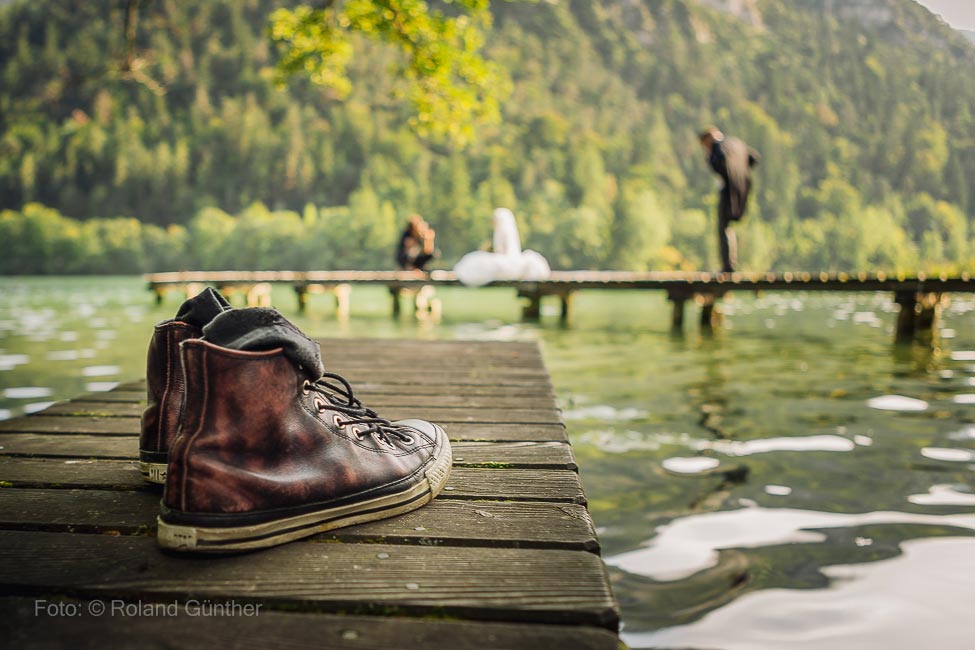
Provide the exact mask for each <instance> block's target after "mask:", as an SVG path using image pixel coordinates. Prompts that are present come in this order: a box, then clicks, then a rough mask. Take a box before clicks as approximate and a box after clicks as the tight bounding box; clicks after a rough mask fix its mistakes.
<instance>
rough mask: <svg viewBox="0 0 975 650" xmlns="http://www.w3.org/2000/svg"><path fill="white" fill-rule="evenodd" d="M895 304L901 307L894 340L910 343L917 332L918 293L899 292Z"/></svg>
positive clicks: (895, 294) (896, 294)
mask: <svg viewBox="0 0 975 650" xmlns="http://www.w3.org/2000/svg"><path fill="white" fill-rule="evenodd" d="M894 302H896V303H897V304H898V305H900V307H901V310H900V312H899V313H898V314H897V327H896V329H895V332H894V340H895V341H897V342H898V343H906V342H910V341H912V340H914V334H915V333H916V332H917V291H915V290H913V289H908V290H903V291H897V292H895V293H894Z"/></svg>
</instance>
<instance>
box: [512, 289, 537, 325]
mask: <svg viewBox="0 0 975 650" xmlns="http://www.w3.org/2000/svg"><path fill="white" fill-rule="evenodd" d="M518 297H519V298H528V304H526V305H525V306H524V308H523V309H522V310H521V318H522V320H527V321H538V320H541V318H542V292H541V291H539V290H538V287H537V286H534V285H533V286H531V287H526V288H524V289H519V290H518Z"/></svg>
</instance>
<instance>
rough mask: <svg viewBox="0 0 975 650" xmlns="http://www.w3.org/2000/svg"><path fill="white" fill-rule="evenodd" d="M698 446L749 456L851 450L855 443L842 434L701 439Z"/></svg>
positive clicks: (734, 454)
mask: <svg viewBox="0 0 975 650" xmlns="http://www.w3.org/2000/svg"><path fill="white" fill-rule="evenodd" d="M699 448H706V449H713V450H714V451H717V452H719V453H722V454H727V455H729V456H750V455H751V454H765V453H769V452H773V451H852V450H853V449H855V448H856V444H855V443H854V442H853V441H852V440H850V439H849V438H844V437H842V436H831V435H822V436H795V437H783V438H761V439H759V440H718V441H710V440H706V441H702V442H701V443H699Z"/></svg>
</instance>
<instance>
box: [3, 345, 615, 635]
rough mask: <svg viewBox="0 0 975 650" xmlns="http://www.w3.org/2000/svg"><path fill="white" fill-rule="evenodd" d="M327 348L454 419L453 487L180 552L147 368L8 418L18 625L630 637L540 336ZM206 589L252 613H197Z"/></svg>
mask: <svg viewBox="0 0 975 650" xmlns="http://www.w3.org/2000/svg"><path fill="white" fill-rule="evenodd" d="M322 351H323V357H324V359H325V361H326V365H327V367H328V369H329V370H330V371H332V372H338V373H340V374H342V375H344V376H345V377H346V378H348V379H349V380H350V381H351V382H352V384H353V387H354V389H355V391H356V395H357V396H359V397H361V398H362V399H363V401H364V402H365V403H366V404H367V405H369V406H371V407H373V408H375V409H376V410H378V411H379V412H380V413H381V414H383V415H384V416H386V417H391V418H394V419H400V418H409V417H422V418H427V419H430V420H432V421H434V422H437V423H440V424H441V425H443V427H444V428H445V429H446V430H447V432H448V434H449V436H450V438H451V442H452V446H453V452H454V466H453V469H452V472H451V476H450V480H449V482H448V484H447V486H446V488H445V490H444V492H443V493H442V494H441V495H440V496H439V497H438V498H437V499H435V500H434V501H433V502H432V503H430V504H428V505H426V506H424V507H422V508H420V509H418V510H416V511H414V512H411V513H407V514H404V515H401V516H397V517H393V518H389V519H385V520H381V521H377V522H371V523H367V524H361V525H358V526H350V527H347V528H341V529H338V530H334V531H330V532H327V533H323V534H319V535H317V536H313V537H310V538H307V539H305V540H300V541H296V542H292V543H289V544H284V545H281V546H278V547H275V548H271V549H268V550H262V551H256V552H251V553H244V554H238V555H228V556H218V557H204V558H200V557H183V556H178V555H172V554H167V553H163V552H162V551H161V550H160V549H159V547H158V546H157V544H156V540H155V539H154V535H155V528H156V515H157V514H158V512H159V499H160V497H161V489H160V487H159V486H153V485H150V484H148V483H146V482H145V481H143V479H142V476H141V474H140V472H139V468H138V463H137V458H138V431H139V415H140V414H141V412H142V409H143V408H144V406H145V383H144V382H136V383H131V384H125V385H122V386H119V387H118V388H117V389H115V390H113V391H111V392H106V393H96V394H91V395H86V396H83V397H80V398H78V399H74V400H71V401H67V402H61V403H58V404H55V405H54V406H52V407H50V408H49V409H47V410H46V411H43V412H41V413H38V414H34V415H28V416H25V417H21V418H17V419H12V420H7V421H2V422H0V486H2V489H0V545H2V548H3V552H2V553H0V611H2V616H0V620H2V622H0V634H2V635H3V637H4V638H6V639H7V642H6V643H7V644H8V645H9V646H10V647H17V648H47V647H63V646H68V645H70V646H76V645H80V646H83V647H117V646H126V647H130V646H135V645H139V646H142V645H143V644H145V645H148V646H151V647H157V646H166V647H179V648H187V649H194V648H200V649H204V648H212V647H247V648H266V647H278V646H280V645H282V644H284V645H287V646H288V647H289V648H322V647H324V648H370V649H382V648H389V649H390V650H401V649H402V648H450V649H459V650H463V649H467V650H473V649H476V648H485V649H487V648H512V649H514V648H529V649H531V650H547V649H551V650H556V649H559V650H561V649H562V648H580V649H591V650H616V649H617V648H618V647H619V639H618V636H617V626H618V623H619V613H618V609H617V605H616V602H615V600H614V597H613V594H612V592H611V590H610V586H609V583H608V580H607V574H606V571H605V568H604V566H603V563H602V560H601V558H600V553H599V542H598V539H597V537H596V533H595V529H594V526H593V522H592V519H591V518H590V515H589V512H588V510H587V509H586V497H585V494H584V492H583V489H582V485H581V483H580V481H579V475H578V473H577V467H576V463H575V460H574V458H573V454H572V449H571V447H570V445H569V442H568V439H567V437H566V432H565V427H564V425H563V423H562V420H561V415H560V411H559V410H558V408H557V406H556V402H555V398H554V395H553V392H552V386H551V383H550V380H549V377H548V374H547V372H546V370H545V367H544V364H543V362H542V357H541V354H540V352H539V349H538V347H537V345H535V344H534V343H498V342H477V343H471V342H452V341H451V342H442V341H441V342H438V341H422V342H421V341H412V340H410V341H406V340H355V339H343V340H330V341H323V342H322ZM207 603H210V604H221V605H224V606H225V607H232V606H236V607H237V608H238V609H237V610H231V611H237V613H236V614H225V615H221V616H218V615H210V616H207V615H203V614H200V612H204V613H205V611H206V610H205V609H203V608H204V607H206V604H207ZM140 604H141V606H144V607H149V608H151V607H152V606H156V607H170V608H171V611H172V615H169V613H167V612H168V611H170V610H158V609H157V610H151V609H149V610H147V611H148V612H149V613H144V612H143V613H139V612H137V611H135V610H132V609H131V608H133V607H139V606H140ZM245 606H250V607H251V609H250V610H245V609H243V608H244V607H245ZM257 606H259V609H258V610H257V613H256V614H253V612H254V609H253V608H254V607H257ZM126 607H129V608H130V609H129V610H126V609H125V608H126ZM127 611H128V613H126V612H127ZM152 611H155V612H156V613H152ZM224 611H226V610H224ZM247 611H250V612H252V614H251V615H248V614H247V613H246V612H247ZM113 612H114V613H113ZM194 612H195V613H194ZM197 614H200V615H197Z"/></svg>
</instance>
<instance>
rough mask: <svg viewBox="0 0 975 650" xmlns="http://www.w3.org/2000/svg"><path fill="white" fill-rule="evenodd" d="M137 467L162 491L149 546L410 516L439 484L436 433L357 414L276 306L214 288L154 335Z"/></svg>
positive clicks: (296, 534) (231, 544)
mask: <svg viewBox="0 0 975 650" xmlns="http://www.w3.org/2000/svg"><path fill="white" fill-rule="evenodd" d="M147 380H148V398H149V404H148V406H147V408H146V409H145V412H144V414H143V416H142V432H141V436H140V444H139V456H140V459H139V460H140V467H141V469H142V471H143V475H144V476H145V478H146V479H147V480H148V481H151V482H154V483H163V484H165V490H164V496H163V501H162V512H161V514H160V516H159V519H158V524H159V527H158V540H159V544H160V545H161V546H162V547H164V548H168V549H174V550H179V551H192V552H227V551H241V550H247V549H256V548H263V547H267V546H273V545H276V544H280V543H283V542H287V541H291V540H294V539H298V538H301V537H305V536H308V535H311V534H314V533H317V532H322V531H326V530H331V529H333V528H338V527H340V526H346V525H350V524H356V523H361V522H365V521H373V520H376V519H382V518H385V517H390V516H393V515H396V514H400V513H403V512H408V511H410V510H414V509H416V508H418V507H420V506H422V505H423V504H425V503H427V502H429V501H430V500H432V499H433V498H434V497H435V496H436V495H437V494H439V493H440V491H441V490H442V489H443V487H444V485H446V482H447V478H448V475H449V472H450V466H451V452H450V443H449V442H448V440H447V435H446V434H445V433H444V430H443V429H442V428H440V427H439V426H437V425H436V424H433V423H431V422H427V421H425V420H400V421H396V422H392V421H390V420H387V419H385V418H382V417H380V416H379V415H378V414H377V413H376V412H375V411H373V410H372V409H370V408H368V407H366V406H365V405H363V404H362V402H361V401H360V400H359V399H358V398H357V397H355V395H354V394H353V390H352V387H351V386H350V384H349V383H348V382H347V381H346V380H345V379H344V378H342V377H341V376H339V375H336V374H333V373H328V372H325V368H324V364H323V363H322V360H321V352H320V349H319V346H318V344H317V343H315V342H314V341H312V340H310V339H308V338H307V337H306V336H305V335H304V334H302V333H301V331H300V330H298V328H296V327H295V326H294V325H292V324H291V323H290V322H288V321H287V320H286V319H285V318H284V317H283V316H282V315H281V314H280V313H278V312H277V311H275V310H273V309H263V308H251V309H231V308H230V305H229V304H228V303H227V301H226V300H224V299H223V297H222V296H220V294H219V293H217V292H216V291H214V290H213V289H209V288H208V289H206V290H204V292H203V293H201V294H200V295H198V296H196V297H195V298H192V299H190V300H188V301H186V302H185V303H184V304H183V306H182V307H181V308H180V310H179V312H178V313H177V315H176V318H174V319H172V320H169V321H164V322H162V323H160V324H158V325H157V326H156V328H155V331H154V333H153V337H152V341H151V342H150V344H149V355H148V360H147Z"/></svg>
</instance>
